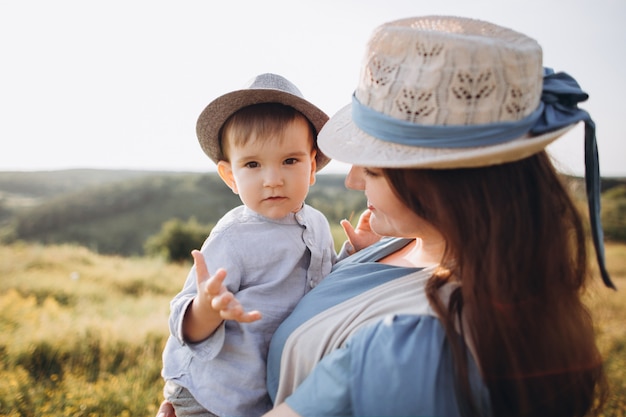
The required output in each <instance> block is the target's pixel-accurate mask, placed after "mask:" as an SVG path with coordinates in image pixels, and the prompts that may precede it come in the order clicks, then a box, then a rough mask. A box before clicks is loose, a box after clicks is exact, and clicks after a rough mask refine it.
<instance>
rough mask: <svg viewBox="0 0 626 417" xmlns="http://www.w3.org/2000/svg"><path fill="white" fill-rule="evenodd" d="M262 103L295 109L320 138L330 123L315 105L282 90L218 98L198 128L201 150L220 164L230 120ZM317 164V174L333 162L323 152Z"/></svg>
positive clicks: (244, 93) (318, 156)
mask: <svg viewBox="0 0 626 417" xmlns="http://www.w3.org/2000/svg"><path fill="white" fill-rule="evenodd" d="M261 103H280V104H284V105H286V106H290V107H293V108H294V109H296V110H298V111H299V112H300V113H302V114H303V115H304V117H306V118H307V119H308V120H309V121H310V122H311V123H312V124H313V127H314V128H315V130H316V133H318V134H319V132H320V131H321V130H322V127H323V126H324V124H325V123H326V121H327V120H328V116H327V115H326V113H324V112H323V111H322V110H320V109H319V108H317V107H316V106H314V105H313V104H311V103H309V102H308V101H306V100H304V99H301V98H300V97H297V96H295V95H293V94H289V93H286V92H283V91H280V90H274V89H244V90H237V91H233V92H231V93H228V94H225V95H223V96H221V97H218V98H217V99H215V100H214V101H212V102H211V103H210V104H209V105H208V106H206V108H205V109H204V110H203V111H202V113H201V114H200V117H198V122H197V124H196V134H197V136H198V140H199V142H200V146H201V147H202V150H203V151H204V153H206V154H207V155H208V156H209V158H211V160H212V161H213V162H215V163H216V164H217V163H218V162H219V161H220V160H221V159H223V155H222V154H221V150H220V144H219V132H220V129H221V128H222V126H223V125H224V123H225V122H226V120H227V119H228V118H229V117H230V116H231V115H232V114H233V113H235V112H236V111H237V110H240V109H242V108H244V107H247V106H250V105H253V104H261ZM315 160H316V163H317V171H319V170H320V169H322V168H323V167H324V166H326V165H327V164H328V162H330V159H329V158H328V157H327V156H326V155H325V154H324V153H323V152H322V151H320V150H319V149H318V152H317V156H316V157H315Z"/></svg>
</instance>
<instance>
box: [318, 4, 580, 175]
mask: <svg viewBox="0 0 626 417" xmlns="http://www.w3.org/2000/svg"><path fill="white" fill-rule="evenodd" d="M543 75H544V74H543V66H542V50H541V47H540V45H539V44H538V43H537V42H536V41H535V40H534V39H532V38H529V37H527V36H525V35H523V34H521V33H519V32H516V31H513V30H511V29H508V28H504V27H501V26H497V25H494V24H492V23H488V22H483V21H479V20H474V19H468V18H459V17H449V16H426V17H419V18H409V19H403V20H397V21H393V22H390V23H387V24H384V25H382V26H380V27H379V28H377V29H376V30H375V31H374V32H373V34H372V36H371V38H370V41H369V42H368V44H367V50H366V53H365V57H364V61H363V65H362V69H361V74H360V77H359V80H358V85H357V87H356V90H355V92H354V100H353V102H354V101H356V102H358V103H360V106H363V107H364V108H367V109H368V111H373V112H375V113H379V114H382V115H383V117H388V118H390V119H392V120H396V121H400V122H401V123H405V124H408V125H416V126H426V127H429V126H434V127H453V126H456V127H467V126H480V125H491V124H498V123H515V122H518V121H520V120H522V119H524V118H527V117H529V115H531V114H532V113H533V112H535V111H536V110H537V108H538V106H539V105H540V102H541V94H542V88H543ZM354 110H355V109H354V104H353V105H348V106H346V107H345V108H343V109H341V110H340V111H339V112H338V113H337V114H336V115H335V116H333V117H332V118H331V120H330V121H329V122H328V123H327V124H326V126H325V127H324V129H323V130H322V132H321V134H320V137H319V143H320V147H321V148H322V150H323V151H324V152H325V153H326V154H327V155H329V156H330V157H332V158H335V159H338V160H340V161H343V162H348V163H352V164H358V165H370V166H387V167H432V168H453V167H469V166H482V165H490V164H498V163H503V162H509V161H512V160H516V159H522V158H525V157H527V156H529V155H532V154H533V153H536V152H539V151H540V150H542V149H543V148H544V147H545V146H546V145H547V144H548V143H550V142H551V141H553V140H554V139H556V138H557V137H558V136H560V135H561V134H563V133H564V131H566V130H567V129H568V128H566V129H560V130H558V131H556V132H550V133H549V134H547V135H540V136H535V137H532V138H531V139H530V140H528V137H527V136H526V137H524V138H522V137H521V136H523V135H520V137H519V138H511V139H512V140H508V141H506V142H504V143H498V144H493V145H489V146H485V145H484V144H472V143H469V142H468V144H466V145H464V146H458V145H456V146H454V147H448V146H441V145H440V144H438V143H437V142H436V141H433V142H432V143H431V144H428V145H425V144H424V143H423V142H419V145H413V144H411V143H408V144H407V143H404V144H399V143H394V142H393V141H392V140H389V138H388V137H385V133H384V131H383V132H382V133H371V132H367V131H365V130H364V128H363V127H362V126H359V125H358V123H354V122H353V111H354ZM366 119H369V117H368V118H366ZM415 136H416V139H422V138H420V137H419V135H418V134H417V135H415Z"/></svg>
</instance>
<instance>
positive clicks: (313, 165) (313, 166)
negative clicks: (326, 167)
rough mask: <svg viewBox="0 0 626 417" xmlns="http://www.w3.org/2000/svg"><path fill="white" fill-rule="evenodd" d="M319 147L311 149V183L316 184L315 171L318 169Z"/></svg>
mask: <svg viewBox="0 0 626 417" xmlns="http://www.w3.org/2000/svg"><path fill="white" fill-rule="evenodd" d="M316 156H317V149H313V150H312V151H311V177H310V178H309V185H313V184H315V171H316V170H317V160H316V159H315V157H316Z"/></svg>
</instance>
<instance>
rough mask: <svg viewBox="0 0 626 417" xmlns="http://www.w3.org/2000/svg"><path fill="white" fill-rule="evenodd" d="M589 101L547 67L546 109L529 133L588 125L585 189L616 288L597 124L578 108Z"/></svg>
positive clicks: (596, 238) (598, 245)
mask: <svg viewBox="0 0 626 417" xmlns="http://www.w3.org/2000/svg"><path fill="white" fill-rule="evenodd" d="M587 98H589V95H587V93H585V92H584V91H582V90H581V89H580V86H579V85H578V83H577V82H576V80H575V79H574V78H572V77H571V76H570V75H568V74H566V73H564V72H559V73H555V72H554V71H553V70H552V69H551V68H544V77H543V92H542V95H541V101H542V102H543V104H544V110H543V113H542V115H541V116H540V117H539V119H538V120H537V123H536V124H535V126H533V128H532V129H531V130H530V132H531V133H533V134H537V135H540V134H542V133H547V132H549V131H552V130H556V129H560V128H562V127H565V126H568V125H571V124H574V123H577V122H581V121H582V122H584V123H585V186H586V191H587V204H588V206H589V220H590V223H591V234H592V238H593V245H594V247H595V250H596V259H597V261H598V267H599V269H600V275H601V277H602V281H603V282H604V285H606V286H607V287H609V288H613V289H616V288H615V285H614V284H613V282H612V281H611V278H610V276H609V273H608V271H607V270H606V265H605V261H604V232H603V231H602V223H601V221H600V163H599V158H598V144H597V141H596V125H595V123H594V122H593V120H592V119H591V116H589V113H587V112H586V111H585V110H582V109H579V108H578V103H580V102H582V101H585V100H587Z"/></svg>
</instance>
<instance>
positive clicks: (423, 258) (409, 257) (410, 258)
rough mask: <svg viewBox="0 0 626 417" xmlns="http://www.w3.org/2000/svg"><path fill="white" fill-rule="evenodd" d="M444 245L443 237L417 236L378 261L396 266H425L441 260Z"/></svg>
mask: <svg viewBox="0 0 626 417" xmlns="http://www.w3.org/2000/svg"><path fill="white" fill-rule="evenodd" d="M444 247H445V244H444V241H443V239H436V240H424V239H420V238H415V239H413V240H412V241H411V242H409V243H408V244H407V245H405V246H404V247H402V248H400V249H398V250H397V251H395V252H393V253H390V254H389V255H387V256H385V257H384V258H381V259H380V260H379V261H378V262H380V263H383V264H388V265H394V266H403V267H410V268H424V267H428V266H432V265H437V264H438V263H440V262H441V258H442V257H443V251H444Z"/></svg>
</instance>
